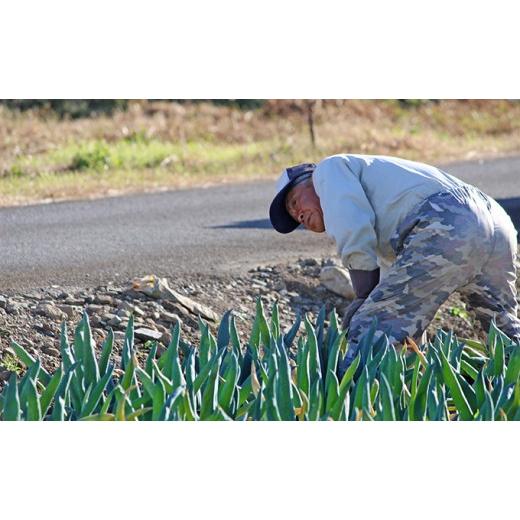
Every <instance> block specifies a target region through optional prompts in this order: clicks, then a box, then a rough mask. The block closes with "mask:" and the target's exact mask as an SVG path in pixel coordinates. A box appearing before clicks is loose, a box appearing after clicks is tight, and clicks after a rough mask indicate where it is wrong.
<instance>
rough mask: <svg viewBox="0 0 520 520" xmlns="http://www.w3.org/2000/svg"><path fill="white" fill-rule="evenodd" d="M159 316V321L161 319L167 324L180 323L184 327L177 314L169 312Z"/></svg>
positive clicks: (161, 313)
mask: <svg viewBox="0 0 520 520" xmlns="http://www.w3.org/2000/svg"><path fill="white" fill-rule="evenodd" d="M158 314H159V318H158V319H161V320H162V321H167V322H176V321H177V322H179V325H182V320H181V319H180V318H179V316H178V315H177V314H174V313H173V312H168V311H162V312H160V313H158Z"/></svg>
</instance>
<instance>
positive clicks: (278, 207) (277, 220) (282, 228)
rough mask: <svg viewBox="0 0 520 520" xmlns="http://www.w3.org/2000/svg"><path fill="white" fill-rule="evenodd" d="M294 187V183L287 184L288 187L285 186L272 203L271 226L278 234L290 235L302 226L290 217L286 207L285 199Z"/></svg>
mask: <svg viewBox="0 0 520 520" xmlns="http://www.w3.org/2000/svg"><path fill="white" fill-rule="evenodd" d="M292 187H293V183H292V182H290V183H289V184H287V186H284V187H283V188H282V189H281V190H280V191H279V192H278V193H277V194H276V197H275V198H274V199H273V202H271V207H270V208H269V218H270V219H271V225H272V226H273V227H274V229H276V231H278V233H290V232H291V231H294V230H295V229H296V228H297V227H298V226H299V225H300V223H299V222H297V221H296V220H294V219H293V218H292V217H291V215H289V213H288V211H287V209H286V207H285V197H286V196H287V193H288V192H289V191H290V190H291V188H292Z"/></svg>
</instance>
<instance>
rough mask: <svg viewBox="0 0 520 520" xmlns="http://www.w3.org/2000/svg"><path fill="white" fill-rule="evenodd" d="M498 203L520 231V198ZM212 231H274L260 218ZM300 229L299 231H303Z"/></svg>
mask: <svg viewBox="0 0 520 520" xmlns="http://www.w3.org/2000/svg"><path fill="white" fill-rule="evenodd" d="M496 200H497V202H498V203H499V204H500V205H501V206H502V207H503V208H504V209H505V210H506V211H507V213H508V214H509V216H510V217H511V220H512V221H513V224H514V225H515V227H516V229H517V230H519V231H520V197H512V198H507V199H496ZM209 228H210V229H272V226H271V222H270V220H269V219H268V218H259V219H256V220H240V221H238V222H230V223H229V224H221V225H219V226H209ZM302 229H303V228H302V227H300V228H298V230H302Z"/></svg>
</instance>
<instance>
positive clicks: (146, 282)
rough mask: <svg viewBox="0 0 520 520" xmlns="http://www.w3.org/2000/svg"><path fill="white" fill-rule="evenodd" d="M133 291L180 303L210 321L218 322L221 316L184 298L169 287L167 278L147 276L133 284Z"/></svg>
mask: <svg viewBox="0 0 520 520" xmlns="http://www.w3.org/2000/svg"><path fill="white" fill-rule="evenodd" d="M132 287H133V289H134V290H137V291H141V292H143V293H144V294H147V295H148V296H151V297H153V298H162V299H163V300H171V301H174V302H175V303H179V304H180V305H182V306H183V307H185V308H186V309H188V311H189V312H191V313H192V314H195V315H200V316H201V317H202V318H206V319H207V320H210V321H218V319H219V316H218V314H217V313H215V312H213V311H212V310H211V309H210V308H209V307H206V306H205V305H203V304H201V303H198V302H196V301H195V300H192V299H191V298H188V297H187V296H183V295H182V294H180V293H178V292H177V291H174V290H173V289H172V288H171V287H170V286H169V285H168V280H167V279H166V278H158V277H157V276H155V275H150V276H145V277H144V278H140V279H136V280H134V282H133V286H132Z"/></svg>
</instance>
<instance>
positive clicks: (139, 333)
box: [134, 327, 163, 341]
mask: <svg viewBox="0 0 520 520" xmlns="http://www.w3.org/2000/svg"><path fill="white" fill-rule="evenodd" d="M134 335H135V337H136V338H139V339H140V340H142V341H148V340H152V341H153V340H155V341H159V340H160V339H161V337H162V335H163V333H162V332H159V331H157V330H152V329H147V328H145V327H141V328H139V329H135V331H134Z"/></svg>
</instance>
